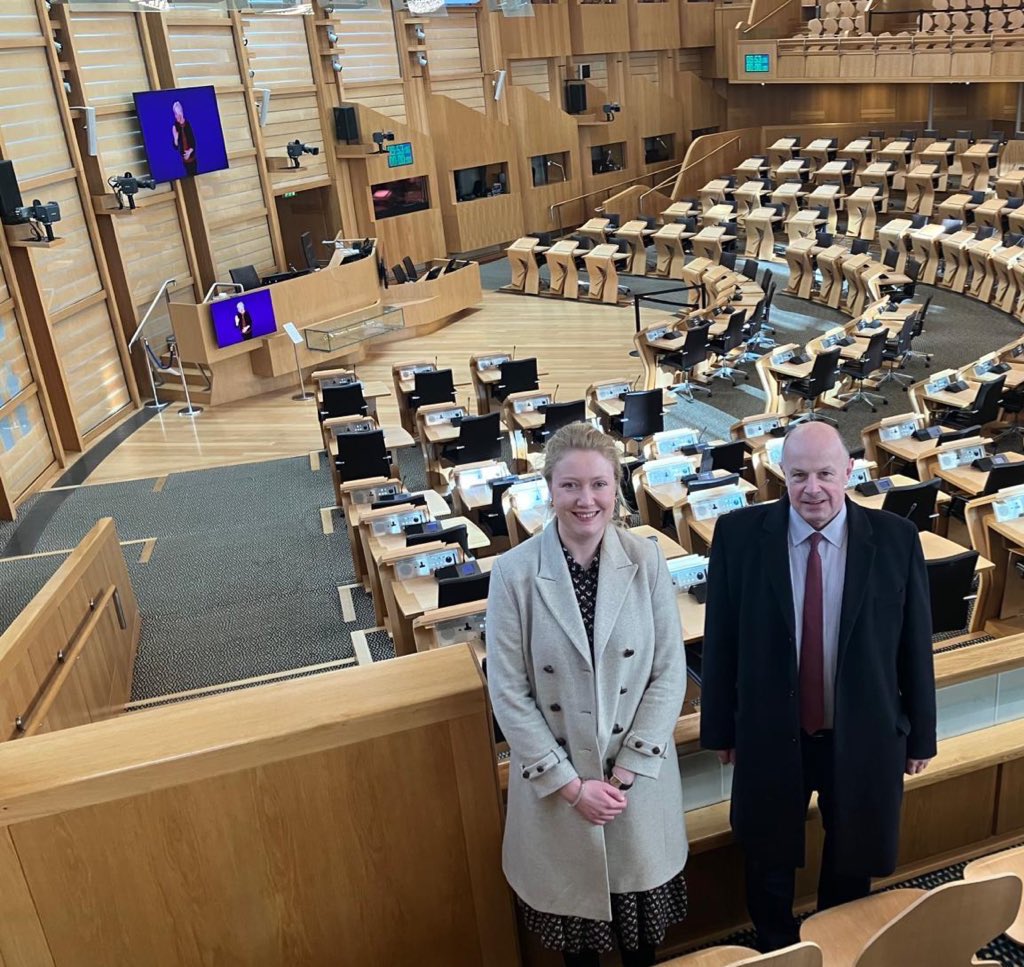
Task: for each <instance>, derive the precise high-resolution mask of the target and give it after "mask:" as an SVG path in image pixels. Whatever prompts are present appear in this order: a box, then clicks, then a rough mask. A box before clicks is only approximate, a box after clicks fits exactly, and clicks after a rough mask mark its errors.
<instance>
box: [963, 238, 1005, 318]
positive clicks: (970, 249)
mask: <svg viewBox="0 0 1024 967" xmlns="http://www.w3.org/2000/svg"><path fill="white" fill-rule="evenodd" d="M1001 245H1002V240H1001V239H1000V238H999V236H998V235H993V236H991V237H990V238H985V239H982V240H981V241H980V242H972V243H971V244H970V245H968V246H967V258H968V259H969V260H970V263H971V284H970V287H969V288H968V290H967V291H968V293H969V294H970V295H971V296H973V297H974V298H975V299H977V300H978V301H979V302H988V301H989V300H990V299H991V298H992V288H993V286H994V285H995V281H996V277H995V272H994V271H993V270H992V268H991V267H990V259H991V257H992V253H993V252H995V250H996V249H997V248H999V247H1000V246H1001Z"/></svg>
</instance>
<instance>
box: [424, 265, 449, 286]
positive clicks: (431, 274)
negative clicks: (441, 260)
mask: <svg viewBox="0 0 1024 967" xmlns="http://www.w3.org/2000/svg"><path fill="white" fill-rule="evenodd" d="M443 268H444V266H443V265H435V266H434V267H433V268H432V269H428V270H427V274H426V275H425V276H424V277H423V281H424V282H431V281H433V280H434V279H436V278H437V277H438V276H439V275H440V274H441V270H442V269H443Z"/></svg>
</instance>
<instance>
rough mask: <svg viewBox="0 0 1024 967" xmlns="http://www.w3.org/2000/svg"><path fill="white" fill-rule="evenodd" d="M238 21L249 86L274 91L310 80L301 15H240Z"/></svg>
mask: <svg viewBox="0 0 1024 967" xmlns="http://www.w3.org/2000/svg"><path fill="white" fill-rule="evenodd" d="M242 24H243V30H244V33H245V39H246V48H245V49H246V51H247V52H248V55H249V68H250V69H251V70H252V71H253V75H254V76H253V79H252V84H253V87H257V88H260V87H269V88H270V89H271V90H272V91H274V90H278V89H279V88H288V87H292V86H296V85H298V86H309V85H311V84H312V83H313V69H312V67H311V66H310V63H309V46H308V45H307V43H306V31H305V28H304V26H303V23H302V18H301V17H267V16H263V17H244V18H243V19H242ZM271 103H273V102H271Z"/></svg>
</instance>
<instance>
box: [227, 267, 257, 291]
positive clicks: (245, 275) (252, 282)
mask: <svg viewBox="0 0 1024 967" xmlns="http://www.w3.org/2000/svg"><path fill="white" fill-rule="evenodd" d="M228 275H230V276H231V281H232V282H234V283H235V285H240V286H241V287H242V291H243V292H248V291H249V290H250V289H258V288H259V287H260V286H261V285H263V280H262V279H261V278H260V274H259V272H257V271H256V266H255V265H240V266H239V267H238V268H237V269H228Z"/></svg>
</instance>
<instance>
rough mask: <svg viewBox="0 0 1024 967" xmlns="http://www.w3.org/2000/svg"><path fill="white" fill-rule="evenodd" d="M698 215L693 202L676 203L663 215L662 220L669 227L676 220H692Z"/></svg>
mask: <svg viewBox="0 0 1024 967" xmlns="http://www.w3.org/2000/svg"><path fill="white" fill-rule="evenodd" d="M696 214H697V212H696V206H695V205H694V203H693V202H692V201H676V202H673V203H672V204H671V205H669V206H668V208H666V209H665V210H664V211H663V212H662V213H661V220H662V222H663V223H664V224H666V225H668V224H671V223H672V222H674V221H675V220H676V219H681V218H692V217H694V216H695V215H696Z"/></svg>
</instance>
